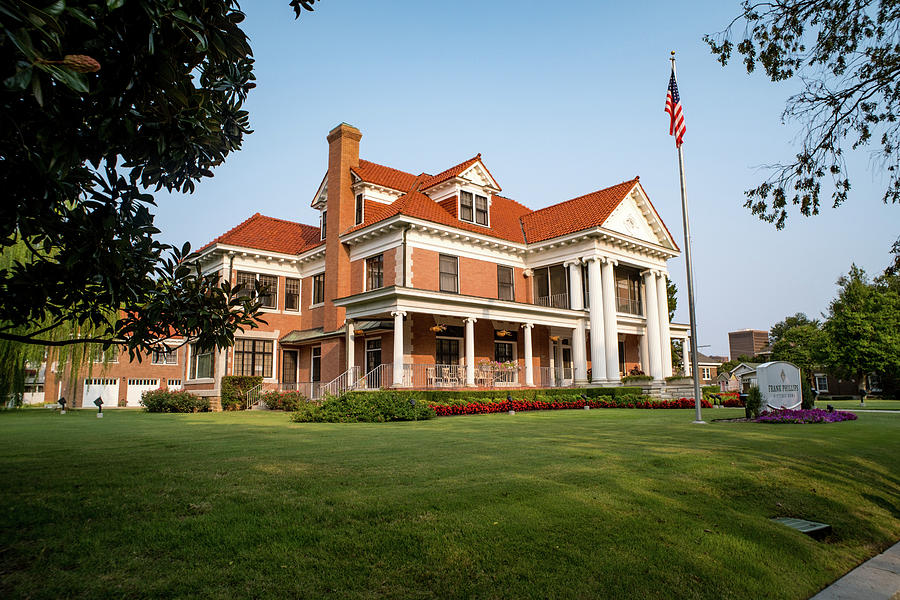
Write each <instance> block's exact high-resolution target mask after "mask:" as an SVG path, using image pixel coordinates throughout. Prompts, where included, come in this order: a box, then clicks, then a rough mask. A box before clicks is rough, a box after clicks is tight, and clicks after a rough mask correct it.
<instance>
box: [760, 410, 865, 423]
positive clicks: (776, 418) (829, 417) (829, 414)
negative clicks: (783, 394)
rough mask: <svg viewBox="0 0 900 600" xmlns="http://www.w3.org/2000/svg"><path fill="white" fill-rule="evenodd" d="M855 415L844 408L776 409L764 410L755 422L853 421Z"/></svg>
mask: <svg viewBox="0 0 900 600" xmlns="http://www.w3.org/2000/svg"><path fill="white" fill-rule="evenodd" d="M855 420H856V415H855V414H853V413H852V412H847V411H845V410H835V411H827V410H822V409H821V408H812V409H809V410H791V409H787V408H784V409H778V410H772V411H766V412H764V413H762V414H761V415H759V417H757V418H756V422H757V423H779V424H784V423H837V422H839V421H855Z"/></svg>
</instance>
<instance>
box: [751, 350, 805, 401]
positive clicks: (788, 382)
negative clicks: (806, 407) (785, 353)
mask: <svg viewBox="0 0 900 600" xmlns="http://www.w3.org/2000/svg"><path fill="white" fill-rule="evenodd" d="M756 385H758V386H759V392H760V394H761V395H762V399H763V410H767V409H772V408H790V409H797V408H800V405H801V404H802V403H803V394H802V392H801V387H800V386H801V380H800V369H799V368H797V367H796V366H795V365H793V364H791V363H789V362H782V361H774V362H767V363H763V364H761V365H759V366H758V367H756Z"/></svg>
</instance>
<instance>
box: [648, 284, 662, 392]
mask: <svg viewBox="0 0 900 600" xmlns="http://www.w3.org/2000/svg"><path fill="white" fill-rule="evenodd" d="M657 301H658V296H657V294H656V274H655V273H653V272H652V271H644V305H645V306H644V313H645V314H646V315H647V347H648V350H649V355H650V370H649V371H648V372H647V374H648V375H650V376H651V377H653V379H655V380H657V381H659V380H661V379H662V378H663V370H662V348H660V345H659V309H658V308H657V307H656V303H657Z"/></svg>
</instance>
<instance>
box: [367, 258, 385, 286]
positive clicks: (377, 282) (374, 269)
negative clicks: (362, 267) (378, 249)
mask: <svg viewBox="0 0 900 600" xmlns="http://www.w3.org/2000/svg"><path fill="white" fill-rule="evenodd" d="M380 287H384V254H379V255H378V256H372V257H369V258H367V259H366V290H367V291H368V290H377V289H378V288H380Z"/></svg>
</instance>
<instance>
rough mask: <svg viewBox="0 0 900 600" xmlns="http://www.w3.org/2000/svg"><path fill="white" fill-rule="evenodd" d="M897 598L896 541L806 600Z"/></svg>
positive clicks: (899, 561)
mask: <svg viewBox="0 0 900 600" xmlns="http://www.w3.org/2000/svg"><path fill="white" fill-rule="evenodd" d="M895 599H900V542H897V543H896V544H894V545H893V546H891V547H890V548H888V549H887V550H885V551H884V552H882V553H881V554H879V555H878V556H876V557H875V558H872V559H870V560H867V561H866V562H864V563H863V564H861V565H859V566H858V567H856V568H855V569H853V570H852V571H850V572H849V573H847V574H846V575H844V576H843V577H841V578H840V579H838V580H837V581H835V582H834V583H832V584H831V585H829V586H828V587H827V588H825V589H824V590H822V591H821V592H819V593H818V594H816V595H815V596H813V597H812V598H810V600H895Z"/></svg>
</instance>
